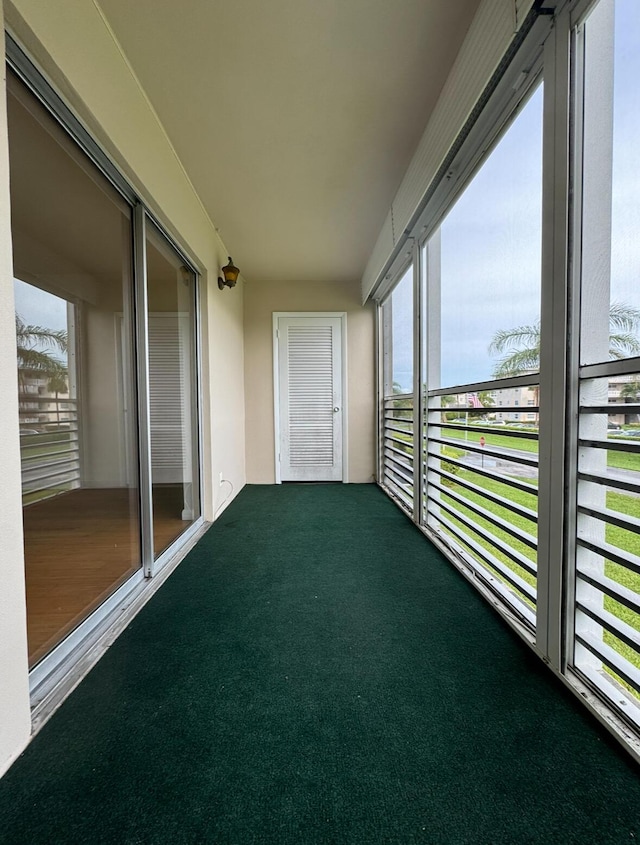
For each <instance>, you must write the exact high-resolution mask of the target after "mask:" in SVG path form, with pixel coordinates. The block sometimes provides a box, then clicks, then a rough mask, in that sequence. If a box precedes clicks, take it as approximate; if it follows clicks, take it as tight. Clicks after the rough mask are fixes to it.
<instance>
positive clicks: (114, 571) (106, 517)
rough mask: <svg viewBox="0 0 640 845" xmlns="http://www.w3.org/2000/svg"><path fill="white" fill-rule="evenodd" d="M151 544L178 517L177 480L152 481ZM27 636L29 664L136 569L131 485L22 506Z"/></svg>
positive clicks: (160, 541)
mask: <svg viewBox="0 0 640 845" xmlns="http://www.w3.org/2000/svg"><path fill="white" fill-rule="evenodd" d="M153 506H154V545H155V548H157V549H159V550H162V549H164V548H166V547H167V546H168V545H169V544H170V543H171V542H173V540H175V539H176V538H177V537H178V536H179V535H180V534H182V532H183V531H184V530H185V528H187V527H188V525H189V524H190V522H188V521H183V519H182V509H183V494H182V485H162V486H158V487H156V486H154V488H153ZM24 543H25V573H26V587H27V637H28V643H29V663H30V665H34V664H35V663H37V662H38V661H39V660H40V659H41V658H42V657H44V655H45V654H47V653H48V652H49V651H50V650H51V649H52V648H53V647H54V646H55V645H56V644H57V643H58V642H59V641H60V640H61V639H62V638H63V637H65V636H66V635H67V634H68V633H70V632H71V631H72V630H73V629H74V628H75V627H76V625H78V624H79V623H80V622H81V621H82V620H83V619H85V618H86V617H87V616H88V615H89V614H90V613H91V612H92V611H93V610H95V609H96V608H97V607H98V606H99V605H100V604H101V603H102V602H103V601H104V600H105V599H106V598H108V596H110V595H111V594H112V593H113V592H114V590H116V589H117V588H118V587H119V586H120V585H121V584H122V583H123V582H124V581H126V579H127V578H129V577H130V576H131V575H132V574H133V573H134V572H135V571H136V570H137V569H139V568H140V522H139V515H138V491H137V490H130V489H127V488H118V489H97V490H96V489H79V490H71V491H70V492H68V493H63V494H62V495H59V496H56V497H54V498H51V499H47V500H45V501H43V502H37V503H35V504H32V505H29V506H27V507H25V509H24Z"/></svg>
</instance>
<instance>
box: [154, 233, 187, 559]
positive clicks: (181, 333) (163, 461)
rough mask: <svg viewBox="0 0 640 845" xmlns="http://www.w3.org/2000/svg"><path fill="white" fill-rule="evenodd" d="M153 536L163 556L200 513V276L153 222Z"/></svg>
mask: <svg viewBox="0 0 640 845" xmlns="http://www.w3.org/2000/svg"><path fill="white" fill-rule="evenodd" d="M147 284H148V308H149V313H148V326H149V393H150V408H151V417H150V429H151V480H152V499H153V535H154V536H153V540H154V554H155V556H156V557H157V556H158V555H159V554H161V553H162V552H163V551H164V549H166V548H167V546H169V545H170V544H171V543H172V542H173V541H174V540H175V539H176V537H178V536H180V534H182V532H183V531H184V530H185V529H186V528H188V526H189V525H191V524H192V523H193V522H194V520H195V519H197V517H198V516H199V514H200V503H199V501H198V485H197V483H195V479H196V465H195V460H196V459H197V440H196V436H195V433H196V401H195V391H194V385H195V352H194V350H195V278H194V274H193V272H192V271H191V270H190V269H189V268H187V267H186V266H185V265H184V262H183V261H182V259H181V258H180V256H179V255H178V254H177V253H176V252H175V250H174V249H173V248H172V247H171V246H170V244H169V243H168V242H167V241H166V240H165V239H164V238H163V237H162V236H161V235H160V233H159V232H158V231H157V230H156V229H155V228H154V227H153V226H151V225H149V226H148V235H147Z"/></svg>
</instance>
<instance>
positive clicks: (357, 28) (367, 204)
mask: <svg viewBox="0 0 640 845" xmlns="http://www.w3.org/2000/svg"><path fill="white" fill-rule="evenodd" d="M99 2H100V6H101V8H102V9H103V11H104V13H105V16H106V17H107V19H108V21H109V23H110V25H111V26H112V28H113V31H114V33H115V35H116V37H117V38H118V40H119V41H120V44H121V45H122V47H123V49H124V51H125V53H126V54H127V56H128V58H129V61H130V62H131V65H132V67H133V69H134V71H135V72H136V74H137V75H138V78H139V79H140V81H141V83H142V85H143V87H144V88H145V90H146V92H147V95H148V96H149V98H150V100H151V102H152V103H153V106H154V107H155V109H156V111H157V113H158V115H159V117H160V119H161V121H162V122H163V124H164V126H165V128H166V130H167V133H168V135H169V137H170V139H171V141H172V143H173V145H174V147H175V149H176V152H177V153H178V155H179V156H180V158H181V160H182V162H183V165H184V166H185V168H186V171H187V173H188V174H189V176H190V178H191V180H192V182H193V183H194V185H195V187H196V189H197V191H198V193H199V195H200V198H201V199H202V201H203V203H204V205H205V207H206V209H207V211H208V213H209V215H210V217H211V219H212V220H213V222H214V223H215V225H216V226H217V227H218V228H219V230H220V235H221V237H222V239H223V240H224V242H225V244H226V246H227V248H228V250H229V252H230V253H231V255H232V256H233V258H234V260H235V262H236V264H238V266H239V267H240V268H241V270H242V273H243V276H244V277H245V278H246V279H247V280H249V281H271V280H294V281H353V280H357V279H358V280H359V279H360V278H361V276H362V273H363V271H364V267H365V264H366V261H367V258H368V257H369V254H370V252H371V250H372V248H373V245H374V243H375V240H376V237H377V235H378V233H379V231H380V228H381V227H382V224H383V222H384V219H385V217H386V215H387V212H388V209H389V206H390V203H391V200H392V198H393V196H394V194H395V192H396V189H397V187H398V185H399V183H400V180H401V178H402V175H403V174H404V171H405V170H406V168H407V165H408V163H409V161H410V159H411V155H412V153H413V151H414V149H415V147H416V145H417V143H418V140H419V138H420V136H421V134H422V131H423V129H424V126H425V125H426V122H427V120H428V117H429V115H430V113H431V110H432V109H433V107H434V105H435V103H436V101H437V98H438V94H439V92H440V90H441V88H442V85H443V83H444V81H445V79H446V77H447V74H448V72H449V69H450V67H451V65H452V63H453V61H454V59H455V56H456V54H457V51H458V49H459V47H460V45H461V43H462V40H463V38H464V35H465V34H466V31H467V29H468V27H469V24H470V22H471V19H472V17H473V14H474V12H475V10H476V8H477V6H478V4H479V0H271V1H270V2H267V0H181V2H179V3H177V2H175V0H171V2H169V0H136V2H134V3H132V2H131V0H99Z"/></svg>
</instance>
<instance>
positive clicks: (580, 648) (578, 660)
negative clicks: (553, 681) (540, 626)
mask: <svg viewBox="0 0 640 845" xmlns="http://www.w3.org/2000/svg"><path fill="white" fill-rule="evenodd" d="M621 370H622V371H623V372H624V371H626V372H627V373H628V374H629V375H631V374H633V376H634V378H633V380H634V381H635V380H638V379H640V375H639V374H638V372H637V359H636V360H635V361H634V360H627V361H626V362H619V361H616V362H611V363H607V364H600V365H596V366H593V367H584V368H583V369H582V371H581V375H582V379H581V385H580V422H579V438H578V467H577V503H576V511H577V517H576V538H575V542H576V550H575V593H574V596H573V598H574V614H573V642H572V644H571V645H572V654H571V656H570V662H572V665H573V668H574V669H575V670H576V671H577V672H578V673H579V674H580V675H581V676H582V677H583V678H585V679H586V680H587V681H588V682H590V683H591V684H592V685H593V686H595V687H596V688H597V689H598V691H599V692H600V693H602V694H604V695H605V696H606V697H607V698H608V699H609V701H610V702H611V703H612V704H613V705H614V706H615V707H616V709H617V710H618V712H620V713H621V714H622V715H623V716H624V717H625V718H627V719H628V720H629V721H631V722H632V723H633V724H634V725H635V726H636V727H640V404H638V403H637V402H630V403H623V402H620V401H619V399H617V400H616V399H614V401H613V402H609V401H608V398H609V396H610V394H611V390H610V382H609V378H610V376H611V375H612V374H615V375H619V374H620V371H621ZM614 371H615V372H614ZM620 415H623V416H624V418H625V422H624V424H623V425H622V426H621V427H619V428H618V427H613V426H612V425H611V424H610V422H609V420H610V418H611V417H613V416H615V417H617V418H619V416H620Z"/></svg>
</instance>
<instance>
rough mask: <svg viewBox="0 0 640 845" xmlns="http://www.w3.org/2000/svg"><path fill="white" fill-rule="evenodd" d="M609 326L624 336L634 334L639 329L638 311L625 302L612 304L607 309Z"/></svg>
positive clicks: (639, 318)
mask: <svg viewBox="0 0 640 845" xmlns="http://www.w3.org/2000/svg"><path fill="white" fill-rule="evenodd" d="M609 326H610V327H611V328H612V329H617V330H619V331H621V332H623V333H624V334H636V333H637V332H638V329H639V328H640V310H638V309H637V308H632V307H631V306H630V305H627V304H626V303H625V302H612V303H611V307H610V308H609ZM612 334H613V332H612Z"/></svg>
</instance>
